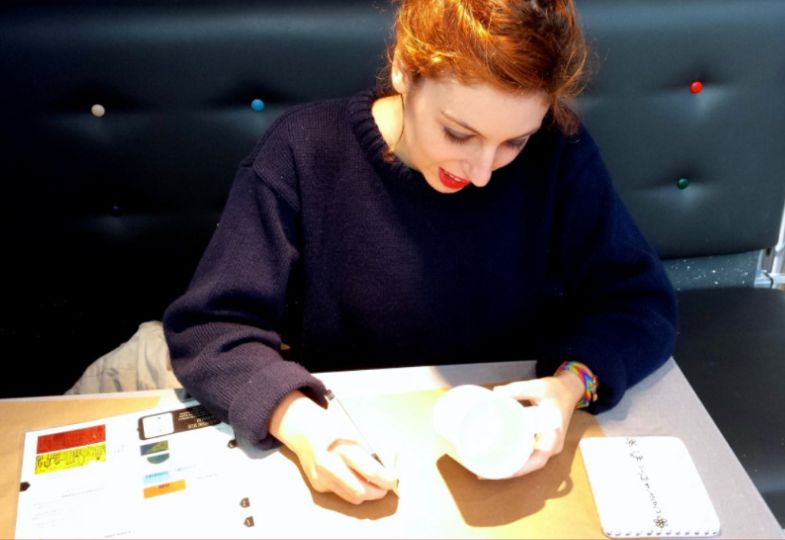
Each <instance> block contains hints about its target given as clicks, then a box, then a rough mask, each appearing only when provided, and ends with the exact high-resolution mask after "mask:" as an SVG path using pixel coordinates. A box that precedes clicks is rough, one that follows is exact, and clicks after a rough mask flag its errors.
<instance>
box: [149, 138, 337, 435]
mask: <svg viewBox="0 0 785 540" xmlns="http://www.w3.org/2000/svg"><path fill="white" fill-rule="evenodd" d="M265 146H267V147H268V148H267V149H266V151H265ZM260 148H261V152H262V153H264V154H265V155H269V156H270V159H271V160H272V161H273V162H281V161H285V159H286V158H284V157H282V156H289V155H290V153H289V152H286V151H285V148H281V145H280V144H275V142H274V141H272V140H270V139H268V140H267V142H265V141H264V140H263V141H262V142H261V143H260ZM259 159H260V158H259V156H257V158H256V160H252V159H248V160H246V161H245V162H244V163H242V164H241V166H240V168H239V171H238V174H237V176H236V178H235V180H234V183H233V185H232V189H231V191H230V194H229V198H228V202H227V204H226V206H225V208H224V211H223V214H222V217H221V220H220V223H219V225H218V228H217V230H216V232H215V233H214V236H213V238H212V240H211V242H210V244H209V245H208V247H207V250H206V252H205V253H204V255H203V257H202V259H201V261H200V263H199V265H198V267H197V270H196V273H195V275H194V278H193V280H192V282H191V284H190V286H189V288H188V290H187V291H186V292H185V294H184V295H183V296H181V297H180V298H179V299H177V300H176V301H175V302H174V303H172V305H171V306H169V308H168V309H167V310H166V313H165V315H164V330H165V334H166V339H167V342H168V344H169V347H170V350H171V357H172V367H173V369H174V371H175V374H176V375H177V377H178V379H179V380H180V382H181V383H182V384H183V386H184V387H185V388H186V389H187V390H188V392H189V393H190V394H191V395H193V396H194V397H195V398H196V399H197V400H199V401H200V402H201V403H202V404H203V405H204V406H205V407H206V408H207V409H208V410H210V411H211V412H212V413H213V414H215V415H216V416H217V417H218V418H220V419H221V420H223V421H225V422H228V423H229V424H231V425H232V427H233V428H234V430H235V433H236V434H237V435H238V436H240V437H242V438H244V439H247V440H249V441H251V442H252V443H254V444H256V445H258V446H261V447H262V448H269V447H272V446H275V445H276V444H278V443H277V441H276V440H275V439H274V438H273V437H271V436H270V435H269V434H268V431H267V429H268V424H269V420H270V417H271V415H272V413H273V412H274V410H275V408H276V406H277V405H278V403H279V402H280V401H281V400H282V399H283V397H284V396H286V395H287V394H289V393H290V392H292V391H294V390H297V389H300V390H302V391H303V392H305V393H306V395H309V397H311V398H312V399H314V400H315V401H316V402H318V403H320V404H321V405H322V406H324V405H325V402H324V397H323V396H324V386H323V385H322V383H321V382H320V381H319V380H318V379H316V378H315V377H314V376H312V375H311V374H310V373H308V372H307V371H306V369H305V368H304V367H303V366H301V365H299V364H297V363H295V362H291V361H286V360H284V359H283V358H282V357H281V355H280V352H279V351H280V346H281V338H280V335H279V327H280V325H281V320H282V317H283V311H284V304H285V300H286V292H287V286H288V281H289V276H290V274H291V271H292V268H293V265H294V264H295V263H296V262H297V260H298V259H299V256H300V252H299V248H298V240H297V237H298V229H297V227H298V223H299V217H298V214H299V208H298V206H297V195H296V189H294V188H292V187H291V185H294V182H291V183H290V184H291V185H290V186H289V187H288V188H287V186H286V184H284V183H282V182H284V181H285V180H281V178H284V179H285V176H286V175H284V174H281V175H276V179H277V180H278V182H277V183H276V184H272V183H270V182H266V181H265V180H264V178H263V177H262V174H261V173H260V171H258V170H257V167H255V166H254V164H255V163H258V162H259ZM283 168H286V167H283ZM290 169H291V171H293V167H290ZM291 174H293V172H292V173H291Z"/></svg>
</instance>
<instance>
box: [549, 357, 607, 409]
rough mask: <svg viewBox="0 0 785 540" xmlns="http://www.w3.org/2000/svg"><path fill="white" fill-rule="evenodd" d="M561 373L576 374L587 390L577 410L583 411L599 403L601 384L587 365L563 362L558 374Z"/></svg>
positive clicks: (572, 361) (571, 361)
mask: <svg viewBox="0 0 785 540" xmlns="http://www.w3.org/2000/svg"><path fill="white" fill-rule="evenodd" d="M560 371H570V372H572V373H575V374H576V375H577V376H578V377H580V378H581V380H582V381H583V386H584V388H585V390H584V392H583V398H582V399H581V400H580V401H579V402H578V404H577V405H576V406H575V408H576V409H583V408H585V407H588V406H589V405H591V404H592V402H594V401H597V387H598V386H599V384H600V383H599V382H598V381H597V376H596V375H595V374H594V373H592V371H591V370H590V369H589V368H588V367H587V366H586V365H584V364H581V363H580V362H575V361H574V360H570V361H567V362H562V365H560V366H559V369H557V370H556V373H559V372H560Z"/></svg>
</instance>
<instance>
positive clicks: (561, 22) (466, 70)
mask: <svg viewBox="0 0 785 540" xmlns="http://www.w3.org/2000/svg"><path fill="white" fill-rule="evenodd" d="M587 58H588V49H587V46H586V42H585V40H584V38H583V33H582V31H581V29H580V26H579V25H578V22H577V17H576V12H575V5H574V2H573V0H400V6H399V9H398V13H397V16H396V21H395V43H394V45H393V46H392V48H391V54H390V61H391V62H392V61H395V62H398V65H399V66H400V67H401V68H402V69H403V70H404V71H405V72H406V73H407V74H408V75H409V76H411V77H412V78H413V80H414V81H416V80H418V79H419V78H421V77H428V78H438V77H444V76H451V77H455V78H456V79H457V80H458V81H459V82H461V83H464V84H474V83H478V82H484V83H488V84H491V85H493V86H495V87H497V88H499V89H501V90H505V91H510V92H516V93H530V92H540V91H541V92H545V93H546V94H547V96H548V99H549V103H550V108H551V113H552V115H553V120H554V122H555V123H556V124H557V125H558V126H559V127H560V128H561V129H562V130H563V131H564V132H566V133H568V134H571V133H573V132H574V131H575V129H576V128H577V125H578V120H577V118H576V116H575V115H574V113H573V112H572V111H571V110H570V109H569V108H568V107H567V106H566V104H565V101H566V100H569V99H570V98H572V97H575V96H577V95H578V94H579V93H580V92H581V90H582V89H583V86H584V76H585V72H586V69H585V68H586V64H587ZM393 59H395V60H393Z"/></svg>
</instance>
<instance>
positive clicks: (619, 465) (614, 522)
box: [580, 437, 720, 537]
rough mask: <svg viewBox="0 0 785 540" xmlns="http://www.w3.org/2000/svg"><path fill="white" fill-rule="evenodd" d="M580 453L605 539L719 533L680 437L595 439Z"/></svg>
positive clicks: (587, 441) (583, 444) (584, 444)
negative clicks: (607, 537) (606, 537)
mask: <svg viewBox="0 0 785 540" xmlns="http://www.w3.org/2000/svg"><path fill="white" fill-rule="evenodd" d="M580 449H581V455H582V456H583V463H584V466H585V467H586V473H587V476H588V477H589V484H590V485H591V490H592V494H593V496H594V502H595V504H596V506H597V512H598V514H599V517H600V523H601V524H602V530H603V532H604V533H605V535H607V536H609V537H630V536H648V537H656V536H659V537H695V536H716V535H718V534H719V532H720V521H719V518H718V517H717V513H716V511H715V510H714V506H713V505H712V503H711V499H710V498H709V494H708V493H707V492H706V488H705V487H704V485H703V481H702V480H701V478H700V475H699V474H698V471H697V469H696V468H695V464H694V463H693V461H692V458H691V457H690V454H689V452H688V451H687V447H686V446H685V445H684V443H683V442H682V441H681V439H679V438H677V437H594V438H585V439H583V440H582V441H581V442H580Z"/></svg>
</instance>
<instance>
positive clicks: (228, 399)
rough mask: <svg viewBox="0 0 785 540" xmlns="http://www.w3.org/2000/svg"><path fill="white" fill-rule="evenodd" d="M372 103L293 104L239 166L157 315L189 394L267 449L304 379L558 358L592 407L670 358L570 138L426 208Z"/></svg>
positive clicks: (656, 303) (658, 270)
mask: <svg viewBox="0 0 785 540" xmlns="http://www.w3.org/2000/svg"><path fill="white" fill-rule="evenodd" d="M374 97H375V96H374V94H373V93H372V92H367V93H363V94H360V95H358V96H354V97H352V98H350V99H344V100H334V101H327V102H321V103H314V104H309V105H304V106H300V107H298V108H295V109H293V110H291V111H290V112H288V113H286V114H284V115H283V116H282V117H280V118H279V119H278V120H277V121H276V122H275V123H274V124H273V126H271V128H270V129H269V130H268V131H267V133H266V134H265V135H264V136H263V137H262V138H261V140H260V141H259V143H258V144H257V145H256V148H255V149H254V150H253V152H252V153H251V155H250V156H249V157H248V158H247V159H246V160H245V161H243V162H242V163H241V164H240V167H239V171H238V173H237V177H236V179H235V182H234V184H233V187H232V190H231V193H230V195H229V200H228V202H227V204H226V208H225V210H224V213H223V216H222V218H221V221H220V225H219V227H218V229H217V231H216V233H215V235H214V237H213V239H212V241H211V242H210V244H209V246H208V248H207V251H206V252H205V254H204V256H203V258H202V261H201V263H200V264H199V266H198V268H197V270H196V274H195V276H194V278H193V281H192V282H191V284H190V286H189V288H188V290H187V292H186V293H185V294H184V295H183V296H182V297H181V298H179V299H178V300H177V301H175V302H174V303H173V304H172V305H171V306H170V307H169V309H168V310H167V312H166V314H165V316H164V327H165V331H166V337H167V341H168V343H169V346H170V349H171V355H172V365H173V367H174V370H175V373H176V375H177V377H178V378H179V379H180V381H181V382H182V383H183V385H184V386H185V387H186V388H187V389H188V391H189V392H190V393H191V394H192V395H193V396H194V397H196V398H197V399H198V400H199V401H200V402H201V403H202V404H204V405H205V406H206V407H207V408H208V409H209V410H211V411H212V412H213V413H214V414H216V415H217V416H218V417H219V418H221V419H222V420H224V421H228V422H229V423H231V424H232V426H233V427H234V429H235V431H236V433H237V434H238V435H239V436H242V437H245V438H247V439H249V440H251V441H254V442H255V443H256V444H258V445H261V446H263V447H267V446H270V445H272V444H274V443H275V441H274V440H272V438H271V437H270V436H269V435H268V432H267V425H268V422H269V418H270V415H271V414H272V412H273V410H274V409H275V407H276V406H277V404H278V403H279V402H280V400H281V399H282V398H283V397H284V396H285V395H286V394H288V393H289V392H291V391H293V390H295V389H298V388H299V389H301V390H303V391H304V392H305V393H306V394H308V395H310V396H311V397H312V398H313V399H315V400H316V401H318V402H320V403H323V402H324V401H323V397H322V393H323V391H324V388H323V386H322V384H321V383H320V381H318V379H316V378H315V377H313V376H312V375H311V372H314V371H322V370H339V369H357V368H373V367H386V366H393V365H397V366H402V365H417V364H438V363H459V362H483V361H498V360H513V359H537V360H538V367H537V369H538V374H540V375H550V374H552V373H553V372H554V370H555V369H556V367H557V366H558V365H559V363H560V362H561V361H563V360H565V359H575V360H579V361H581V362H583V363H585V364H587V365H588V366H590V367H591V369H592V370H594V372H595V373H596V375H597V376H598V378H599V381H600V392H599V395H600V398H599V400H598V402H596V403H595V404H594V405H593V406H592V410H593V411H594V412H599V411H602V410H604V409H607V408H609V407H612V406H613V405H614V404H615V403H617V402H618V400H619V399H620V398H621V397H622V395H623V394H624V391H625V389H626V388H627V387H628V386H630V385H632V384H635V383H636V382H637V381H639V380H641V379H642V378H643V377H645V376H646V375H647V374H649V373H651V372H652V371H653V370H654V369H655V368H656V367H658V366H659V365H660V364H661V363H662V362H664V361H665V360H666V359H667V358H668V357H669V356H670V354H671V353H672V349H673V344H674V338H675V302H674V297H673V291H672V289H671V286H670V283H669V281H668V278H667V277H666V275H665V272H664V270H663V268H662V266H661V264H660V262H659V260H658V258H657V256H656V254H655V253H654V251H653V250H652V249H651V247H650V246H649V245H648V244H647V242H646V241H645V240H644V238H643V237H642V236H641V234H640V232H639V231H638V229H637V227H636V226H635V224H634V223H633V221H632V219H631V218H630V216H629V214H628V213H627V211H626V210H625V208H624V207H623V205H622V203H621V201H620V200H619V197H618V195H617V194H616V192H615V191H614V189H613V187H612V185H611V181H610V179H609V176H608V173H607V171H606V168H605V166H604V165H603V162H602V159H601V157H600V154H599V152H598V150H597V148H596V146H595V144H594V143H593V141H592V140H591V137H590V136H589V134H588V133H587V132H586V131H585V130H581V131H579V132H578V134H577V135H576V136H573V137H569V138H568V137H565V136H563V135H562V134H561V133H560V132H559V131H558V130H557V129H556V128H551V129H549V128H543V129H541V130H540V131H539V132H538V133H537V134H535V135H534V136H533V137H532V138H531V139H530V141H529V143H528V144H527V146H526V148H525V149H524V150H523V152H522V153H521V154H520V155H519V156H518V158H517V159H515V161H513V162H512V163H511V164H509V165H507V166H506V167H504V168H502V169H500V170H498V171H496V172H494V174H493V177H492V179H491V182H490V184H489V185H488V186H486V187H484V188H481V189H480V188H476V187H474V186H469V187H467V188H465V189H463V190H461V191H460V192H458V193H455V194H441V193H438V192H436V191H435V190H434V189H432V188H431V187H430V186H428V184H427V183H426V182H425V180H424V179H423V177H422V175H420V174H419V173H418V172H417V171H414V170H411V169H409V168H407V167H406V166H405V165H403V164H402V163H400V162H398V161H396V160H395V159H394V158H393V159H392V160H391V159H390V158H385V153H384V151H385V149H386V145H385V143H384V141H383V139H382V137H381V134H380V133H379V130H378V128H377V126H376V124H375V122H374V120H373V117H372V116H371V104H372V102H373V99H374ZM282 342H285V343H286V344H287V345H288V346H289V347H290V349H289V351H288V355H289V356H290V357H292V358H294V360H296V361H293V360H286V359H284V358H283V357H282V354H281V345H282Z"/></svg>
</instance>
